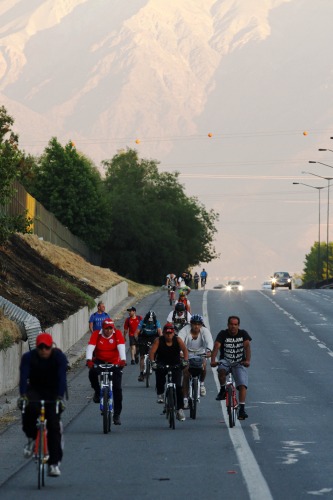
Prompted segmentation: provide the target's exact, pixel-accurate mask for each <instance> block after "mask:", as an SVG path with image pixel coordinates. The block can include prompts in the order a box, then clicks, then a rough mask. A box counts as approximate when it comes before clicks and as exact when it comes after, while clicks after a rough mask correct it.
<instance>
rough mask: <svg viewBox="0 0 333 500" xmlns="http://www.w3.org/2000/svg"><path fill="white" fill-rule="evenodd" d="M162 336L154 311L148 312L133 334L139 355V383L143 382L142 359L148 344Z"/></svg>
mask: <svg viewBox="0 0 333 500" xmlns="http://www.w3.org/2000/svg"><path fill="white" fill-rule="evenodd" d="M160 335H162V329H161V323H160V322H159V321H158V319H157V318H156V314H155V313H154V311H148V312H147V314H146V316H145V317H144V318H143V320H141V321H140V323H139V325H138V328H137V330H136V332H135V339H136V341H137V343H138V347H139V353H140V374H139V377H138V381H139V382H143V381H144V375H143V368H144V358H145V354H146V351H147V344H148V342H151V343H152V342H154V340H155V339H156V338H157V337H159V336H160Z"/></svg>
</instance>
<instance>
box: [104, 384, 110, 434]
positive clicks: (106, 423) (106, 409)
mask: <svg viewBox="0 0 333 500" xmlns="http://www.w3.org/2000/svg"><path fill="white" fill-rule="evenodd" d="M102 414H103V432H104V434H107V433H108V432H110V430H111V415H110V410H109V395H108V391H107V390H106V388H104V390H103V412H102Z"/></svg>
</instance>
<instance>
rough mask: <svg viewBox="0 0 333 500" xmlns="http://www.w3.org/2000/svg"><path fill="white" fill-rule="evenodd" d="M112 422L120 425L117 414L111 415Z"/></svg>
mask: <svg viewBox="0 0 333 500" xmlns="http://www.w3.org/2000/svg"><path fill="white" fill-rule="evenodd" d="M113 423H114V425H121V422H120V416H119V415H113Z"/></svg>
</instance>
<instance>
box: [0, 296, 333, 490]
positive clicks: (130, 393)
mask: <svg viewBox="0 0 333 500" xmlns="http://www.w3.org/2000/svg"><path fill="white" fill-rule="evenodd" d="M190 299H191V305H192V312H194V313H204V315H205V321H206V324H207V325H209V326H210V329H211V331H212V334H213V338H215V336H216V334H217V333H218V331H219V330H220V329H221V328H225V326H226V323H227V318H228V316H229V315H230V314H236V315H239V316H240V318H241V327H243V328H245V329H246V330H248V332H249V333H250V335H251V336H252V338H253V341H252V362H251V367H250V368H249V377H250V379H249V390H248V398H247V406H246V408H247V412H248V414H249V418H248V419H247V420H246V421H243V422H242V423H240V422H238V421H237V424H236V427H235V428H234V429H229V428H228V426H227V423H226V422H227V421H226V414H225V409H224V402H222V403H221V402H217V401H215V396H216V393H217V385H216V374H215V370H212V369H211V368H209V370H208V376H207V380H206V388H207V396H206V397H205V398H202V400H201V403H200V406H199V409H198V417H197V420H195V421H193V420H191V419H190V418H189V415H188V412H186V414H187V416H188V418H187V419H186V421H185V422H178V421H176V429H175V430H171V429H169V428H168V425H167V421H166V419H165V417H164V416H163V415H162V414H161V405H158V404H156V394H155V391H154V388H153V387H150V388H148V389H147V388H146V387H145V386H144V385H143V384H142V383H139V382H138V381H137V376H138V367H137V366H131V365H129V366H127V367H126V368H125V369H124V376H123V388H124V391H123V392H124V407H123V413H122V418H121V420H122V425H121V426H118V427H114V426H113V427H112V432H111V433H110V434H108V435H104V434H103V432H102V421H101V416H100V414H99V411H98V405H95V404H94V403H92V401H91V395H92V391H91V389H90V387H89V383H88V377H87V370H86V368H85V367H84V363H83V362H82V363H80V364H79V365H78V366H77V367H76V369H75V370H73V371H72V372H71V373H70V376H69V392H70V399H69V401H68V406H67V409H66V412H65V413H64V425H65V441H66V443H65V453H64V460H63V463H62V466H61V470H62V475H61V477H59V478H47V483H46V488H45V489H44V491H43V493H41V492H39V491H38V490H37V487H36V485H37V474H36V471H35V465H34V463H33V462H32V461H31V460H30V461H25V460H24V459H23V458H22V448H23V445H24V443H25V437H24V435H23V433H22V432H21V431H20V424H19V421H18V420H14V421H13V423H12V424H11V425H9V426H7V428H6V429H5V430H4V431H3V432H2V434H1V435H0V498H1V499H14V498H15V499H18V498H23V497H24V498H26V499H35V498H40V496H41V494H42V495H43V498H52V499H53V498H57V499H59V498H66V499H72V498H73V499H74V498H83V497H84V498H86V497H88V498H89V497H90V496H91V497H96V496H97V495H98V497H102V496H106V495H108V496H109V497H110V496H111V497H113V498H125V499H129V498H135V499H138V500H141V499H156V498H159V499H162V500H164V499H167V498H168V499H169V498H172V499H174V500H178V499H183V498H184V497H185V498H186V497H188V498H191V499H194V500H196V499H198V500H199V499H200V500H202V499H203V498H213V497H218V498H222V497H223V498H224V497H233V498H235V499H242V500H243V499H252V500H269V499H271V498H274V499H283V500H285V499H293V500H298V499H304V498H306V497H316V496H320V497H323V498H326V499H328V498H333V474H332V462H333V460H332V451H331V447H332V430H331V422H332V420H333V394H332V383H331V378H332V377H331V371H332V364H333V329H332V319H333V307H332V305H333V291H332V290H326V291H324V290H317V291H315V290H314V291H312V290H292V291H288V290H277V291H276V292H272V291H270V290H267V291H263V292H261V291H245V292H242V293H239V292H233V293H227V292H226V291H225V290H214V291H208V292H202V291H192V293H191V295H190ZM150 308H153V309H154V310H155V311H156V313H157V315H158V317H159V319H160V320H161V322H162V323H164V322H165V320H166V317H167V314H168V312H169V311H170V309H171V308H170V306H169V305H168V302H167V300H166V293H165V292H163V293H156V294H154V295H152V296H150V297H146V298H145V299H144V300H143V301H142V302H141V303H140V304H138V305H137V309H138V313H140V314H144V313H145V312H147V310H148V309H150ZM120 324H122V321H120ZM18 417H19V415H18V412H16V418H18ZM13 418H14V419H15V415H14V416H13Z"/></svg>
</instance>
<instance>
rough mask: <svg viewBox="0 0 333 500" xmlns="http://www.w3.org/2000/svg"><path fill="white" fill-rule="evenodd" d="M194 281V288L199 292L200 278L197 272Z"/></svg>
mask: <svg viewBox="0 0 333 500" xmlns="http://www.w3.org/2000/svg"><path fill="white" fill-rule="evenodd" d="M193 281H194V288H195V290H198V288H199V281H200V276H199V274H198V273H197V272H195V273H194V276H193Z"/></svg>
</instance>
